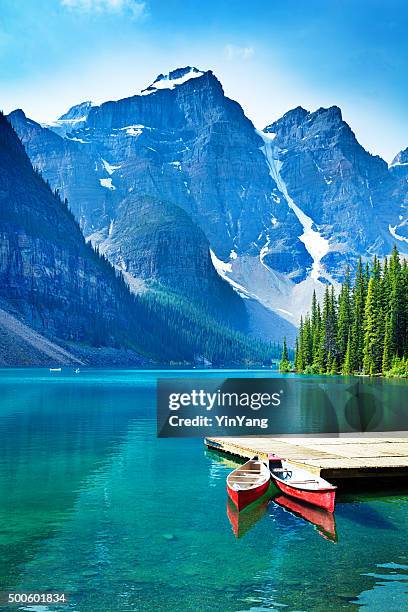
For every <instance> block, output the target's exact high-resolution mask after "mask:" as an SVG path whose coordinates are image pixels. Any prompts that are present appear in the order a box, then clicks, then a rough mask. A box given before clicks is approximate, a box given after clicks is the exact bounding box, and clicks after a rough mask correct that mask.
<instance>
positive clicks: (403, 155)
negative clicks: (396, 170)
mask: <svg viewBox="0 0 408 612" xmlns="http://www.w3.org/2000/svg"><path fill="white" fill-rule="evenodd" d="M405 165H407V166H408V148H406V149H404V150H403V151H400V152H399V153H398V155H396V156H395V157H394V159H393V160H392V162H391V164H390V167H391V168H393V167H394V166H405Z"/></svg>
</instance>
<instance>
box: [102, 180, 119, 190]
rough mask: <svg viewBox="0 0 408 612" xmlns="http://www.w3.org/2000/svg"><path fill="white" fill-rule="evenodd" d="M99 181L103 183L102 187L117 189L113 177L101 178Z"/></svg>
mask: <svg viewBox="0 0 408 612" xmlns="http://www.w3.org/2000/svg"><path fill="white" fill-rule="evenodd" d="M99 182H100V184H101V186H102V187H106V189H110V190H111V191H115V189H116V187H115V185H112V179H111V178H101V179H99Z"/></svg>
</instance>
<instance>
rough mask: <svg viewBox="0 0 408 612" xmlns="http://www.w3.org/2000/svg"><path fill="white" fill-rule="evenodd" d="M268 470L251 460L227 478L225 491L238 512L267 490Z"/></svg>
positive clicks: (263, 465) (260, 463) (256, 461)
mask: <svg viewBox="0 0 408 612" xmlns="http://www.w3.org/2000/svg"><path fill="white" fill-rule="evenodd" d="M270 481H271V475H270V472H269V468H268V467H267V466H266V465H265V463H264V462H263V461H260V460H259V459H256V458H254V459H251V460H250V461H247V462H246V463H244V464H243V465H240V466H239V467H238V468H237V469H236V470H233V471H232V472H231V473H230V474H228V476H227V491H228V495H229V496H230V498H231V500H232V501H233V502H234V504H235V506H236V507H237V508H238V511H240V510H243V508H246V506H249V504H252V502H254V501H255V500H257V499H259V498H260V497H262V495H263V494H264V493H266V491H267V490H268V487H269V483H270Z"/></svg>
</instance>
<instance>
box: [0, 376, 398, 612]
mask: <svg viewBox="0 0 408 612" xmlns="http://www.w3.org/2000/svg"><path fill="white" fill-rule="evenodd" d="M220 374H221V376H223V375H226V376H228V375H230V376H234V377H237V376H248V375H251V376H270V375H271V373H270V372H268V371H264V372H258V373H254V372H251V373H249V372H248V371H242V372H237V371H234V372H221V373H220V372H210V371H207V372H203V373H200V376H201V375H202V376H218V377H219V376H220ZM159 375H160V376H174V375H175V372H174V371H167V372H162V373H160V372H156V371H151V372H137V371H131V370H128V371H119V370H105V371H104V370H83V371H81V372H80V373H79V374H74V373H73V372H72V371H71V370H69V369H67V370H64V369H63V371H62V372H61V373H57V372H55V373H51V372H49V371H48V370H44V369H21V370H17V369H16V370H14V369H13V370H12V369H3V370H0V393H1V395H0V580H1V584H0V591H13V592H22V591H25V592H27V591H30V592H41V591H47V592H50V591H53V592H55V591H60V592H61V591H63V592H65V593H67V595H68V597H69V603H67V604H65V605H63V606H53V607H52V608H51V607H50V608H47V606H46V605H42V606H37V607H36V606H33V605H30V606H28V605H26V606H24V605H21V606H20V607H19V606H13V607H12V608H11V607H10V608H7V607H6V606H3V607H2V608H0V609H2V610H7V609H10V610H38V611H41V612H45V611H46V610H48V609H64V610H65V609H66V610H80V611H81V612H88V611H89V612H96V611H99V610H101V611H102V610H103V611H104V612H105V611H112V612H116V611H118V612H119V611H120V612H122V611H123V612H124V611H134V610H146V611H147V610H180V611H183V610H186V611H187V610H200V611H201V610H202V611H207V610H208V611H210V610H220V611H223V612H224V611H225V612H228V611H243V610H251V611H260V610H271V609H272V610H274V609H275V610H279V609H285V610H289V611H293V612H295V611H300V610H305V611H314V610H316V611H322V612H323V611H325V612H328V611H335V610H356V609H359V608H361V609H363V610H373V611H380V610H381V611H382V610H385V609H388V610H390V611H391V612H393V611H397V610H404V609H407V608H408V594H407V591H408V552H407V545H406V542H407V539H408V487H407V486H406V485H405V487H404V486H403V484H402V483H401V482H399V483H394V484H392V485H391V486H390V485H387V486H386V485H385V484H382V485H381V487H380V488H379V489H377V488H373V487H372V486H371V487H367V486H366V485H364V486H362V487H361V488H356V487H355V486H354V487H353V489H352V490H347V491H344V492H342V493H340V495H339V496H338V503H337V507H336V512H335V532H336V537H335V538H330V537H327V533H326V534H325V533H322V530H319V529H318V528H317V527H316V525H314V524H313V523H311V522H308V521H307V520H304V519H302V518H301V517H300V516H298V515H296V514H294V513H293V512H290V511H288V509H285V508H283V507H282V506H281V505H279V504H278V503H276V502H274V496H275V495H277V493H276V491H274V490H273V489H271V491H270V493H271V500H270V501H269V503H266V504H265V507H263V508H261V509H260V508H256V507H255V508H253V509H249V513H247V515H246V517H245V516H244V522H245V525H244V527H245V529H244V530H243V531H244V534H243V535H242V537H240V538H236V537H235V535H234V533H233V526H232V524H231V516H230V517H229V516H228V514H227V499H226V492H225V479H226V476H227V474H228V472H229V471H230V470H231V469H232V468H233V466H234V463H233V462H231V461H230V460H228V459H225V458H223V457H221V456H219V455H217V454H216V453H211V452H208V451H206V450H205V448H204V446H203V442H202V440H200V439H157V438H156V413H155V411H156V406H155V401H156V398H155V388H156V379H157V377H158V376H159ZM177 375H183V376H185V375H191V376H197V370H194V371H192V372H190V373H189V372H180V373H177ZM382 384H388V383H387V382H383V383H382ZM389 384H391V385H392V384H394V383H389ZM251 513H252V514H251ZM325 536H326V537H325Z"/></svg>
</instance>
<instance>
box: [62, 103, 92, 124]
mask: <svg viewBox="0 0 408 612" xmlns="http://www.w3.org/2000/svg"><path fill="white" fill-rule="evenodd" d="M91 107H92V102H91V101H90V100H87V101H86V102H81V103H80V104H75V105H74V106H71V108H70V109H69V110H68V111H67V112H66V113H64V114H63V115H61V117H58V121H85V119H86V117H87V115H88V113H89V111H90V109H91Z"/></svg>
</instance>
